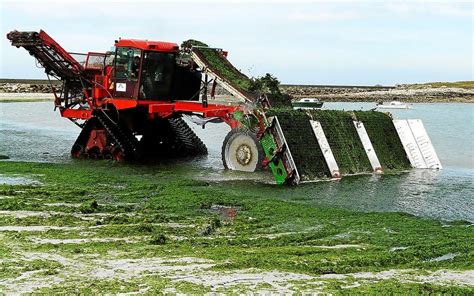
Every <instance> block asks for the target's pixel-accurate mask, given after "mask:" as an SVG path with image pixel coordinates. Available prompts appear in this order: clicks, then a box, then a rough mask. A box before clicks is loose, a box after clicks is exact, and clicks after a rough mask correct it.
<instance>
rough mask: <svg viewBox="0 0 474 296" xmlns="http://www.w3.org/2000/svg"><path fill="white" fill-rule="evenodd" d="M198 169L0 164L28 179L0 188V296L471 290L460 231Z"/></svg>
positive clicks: (467, 227) (465, 238)
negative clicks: (209, 175) (202, 176)
mask: <svg viewBox="0 0 474 296" xmlns="http://www.w3.org/2000/svg"><path fill="white" fill-rule="evenodd" d="M196 170H197V169H193V168H190V167H189V166H180V165H179V164H176V165H172V166H166V165H156V166H154V167H153V166H150V165H147V166H139V165H134V166H130V165H123V164H118V163H111V162H107V161H75V162H73V163H71V164H49V163H25V162H23V163H20V162H0V172H1V174H2V175H3V176H10V177H12V178H14V177H19V176H23V177H26V178H30V179H34V180H36V181H37V182H36V183H34V184H29V185H28V184H16V185H6V184H0V258H1V260H0V291H2V293H6V294H9V293H13V294H19V293H26V294H29V293H33V294H43V295H44V294H46V295H48V294H52V293H62V294H102V293H105V292H106V293H110V294H119V293H123V294H125V293H145V294H160V293H164V292H166V293H171V294H176V293H186V294H204V293H226V294H242V293H246V292H249V291H250V292H259V291H267V293H282V291H283V292H285V291H286V292H287V293H294V294H311V293H322V294H333V295H339V294H355V293H363V294H376V295H387V294H393V293H395V294H397V292H399V293H400V294H416V295H420V294H422V295H423V294H426V295H428V294H435V295H436V294H449V295H472V293H473V292H474V290H473V289H474V288H473V285H472V284H468V283H467V282H466V281H467V280H466V279H469V277H472V275H470V274H471V273H472V270H473V269H474V249H473V247H472V246H473V245H474V228H473V227H471V226H472V224H471V223H469V222H466V221H452V222H447V221H438V220H433V219H426V218H417V217H414V216H411V215H408V214H403V213H364V212H354V211H349V210H343V209H340V208H336V207H328V206H318V205H316V204H314V203H312V202H311V201H309V200H308V197H307V196H305V194H304V193H303V192H300V193H297V192H295V190H294V188H284V187H278V194H271V192H274V193H275V191H274V190H275V187H273V188H270V187H269V186H267V185H264V184H260V185H259V184H258V183H252V182H248V181H245V182H212V181H203V180H196V179H193V176H196V175H197V171H196ZM98 176H100V180H99V181H98V179H97V178H98ZM390 178H396V176H391V177H390ZM351 180H354V179H351ZM341 182H344V180H342V181H341ZM354 182H355V181H354ZM324 184H326V183H324ZM324 184H322V183H319V184H311V185H312V186H313V187H311V190H319V189H318V188H320V187H319V186H318V185H324ZM307 185H308V184H307ZM303 186H306V185H303ZM249 187H251V188H249ZM279 196H280V197H279ZM284 196H291V198H284ZM361 198H362V197H361ZM446 254H454V255H451V257H449V258H451V259H448V260H443V259H439V258H445V257H446ZM443 256H444V257H443ZM236 279H239V280H236Z"/></svg>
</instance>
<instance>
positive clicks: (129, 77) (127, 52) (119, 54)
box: [114, 47, 142, 98]
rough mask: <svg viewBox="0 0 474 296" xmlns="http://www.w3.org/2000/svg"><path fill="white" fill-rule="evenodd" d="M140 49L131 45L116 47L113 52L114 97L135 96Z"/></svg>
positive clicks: (138, 74)
mask: <svg viewBox="0 0 474 296" xmlns="http://www.w3.org/2000/svg"><path fill="white" fill-rule="evenodd" d="M141 57H142V51H141V50H140V49H136V48H131V47H117V50H116V54H115V87H114V93H115V96H116V97H122V98H136V97H137V94H138V81H139V78H140V67H141V65H140V61H141Z"/></svg>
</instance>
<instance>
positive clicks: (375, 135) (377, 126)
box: [354, 111, 411, 170]
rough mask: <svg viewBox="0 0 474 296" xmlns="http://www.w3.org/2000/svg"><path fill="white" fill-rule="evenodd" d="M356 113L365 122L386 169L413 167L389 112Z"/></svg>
mask: <svg viewBox="0 0 474 296" xmlns="http://www.w3.org/2000/svg"><path fill="white" fill-rule="evenodd" d="M354 114H355V115H356V117H357V120H360V121H362V122H363V123H364V126H365V130H366V131H367V134H368V135H369V138H370V141H371V142H372V146H373V147H374V150H375V153H376V154H377V157H378V159H379V161H380V164H381V165H382V168H383V169H384V170H403V169H409V168H410V167H411V166H410V161H409V160H408V158H407V156H406V153H405V150H404V148H403V146H402V143H401V142H400V138H399V137H398V134H397V131H396V129H395V126H394V125H393V121H392V118H390V116H389V115H388V114H386V113H382V112H376V111H365V112H364V111H354Z"/></svg>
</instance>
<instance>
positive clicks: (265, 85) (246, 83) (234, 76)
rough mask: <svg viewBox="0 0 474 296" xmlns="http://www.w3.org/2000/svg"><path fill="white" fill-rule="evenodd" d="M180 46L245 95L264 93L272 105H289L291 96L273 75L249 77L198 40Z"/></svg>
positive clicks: (252, 96)
mask: <svg viewBox="0 0 474 296" xmlns="http://www.w3.org/2000/svg"><path fill="white" fill-rule="evenodd" d="M181 48H184V49H188V50H190V51H192V52H194V53H195V54H197V55H198V56H199V57H200V58H201V60H202V61H203V62H205V63H206V65H207V67H209V68H211V69H212V70H213V71H214V72H216V73H217V74H218V75H219V77H220V78H221V79H224V80H225V81H226V82H227V83H230V84H231V85H232V86H233V87H235V88H236V89H237V90H238V91H240V92H241V93H243V94H244V95H245V96H246V97H248V98H250V99H257V98H258V97H259V95H260V94H266V95H267V98H268V100H269V102H270V104H271V106H272V107H278V108H281V107H291V97H290V96H289V95H288V94H283V93H282V92H281V90H280V81H278V79H277V78H276V77H274V76H273V75H271V74H269V73H267V74H266V75H265V76H262V77H257V78H255V77H252V78H249V77H247V76H246V75H245V74H243V73H242V72H240V71H239V70H238V69H237V68H235V67H234V66H233V65H232V64H231V63H230V62H229V60H228V59H227V57H225V56H224V55H223V52H222V51H221V50H220V49H215V48H210V47H209V46H208V45H207V44H206V43H204V42H201V41H198V40H192V39H190V40H187V41H184V42H183V43H182V44H181Z"/></svg>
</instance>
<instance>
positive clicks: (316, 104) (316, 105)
mask: <svg viewBox="0 0 474 296" xmlns="http://www.w3.org/2000/svg"><path fill="white" fill-rule="evenodd" d="M291 104H292V105H293V109H321V107H323V104H324V102H323V101H320V100H318V99H315V98H302V99H299V100H297V101H294V102H292V103H291Z"/></svg>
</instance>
